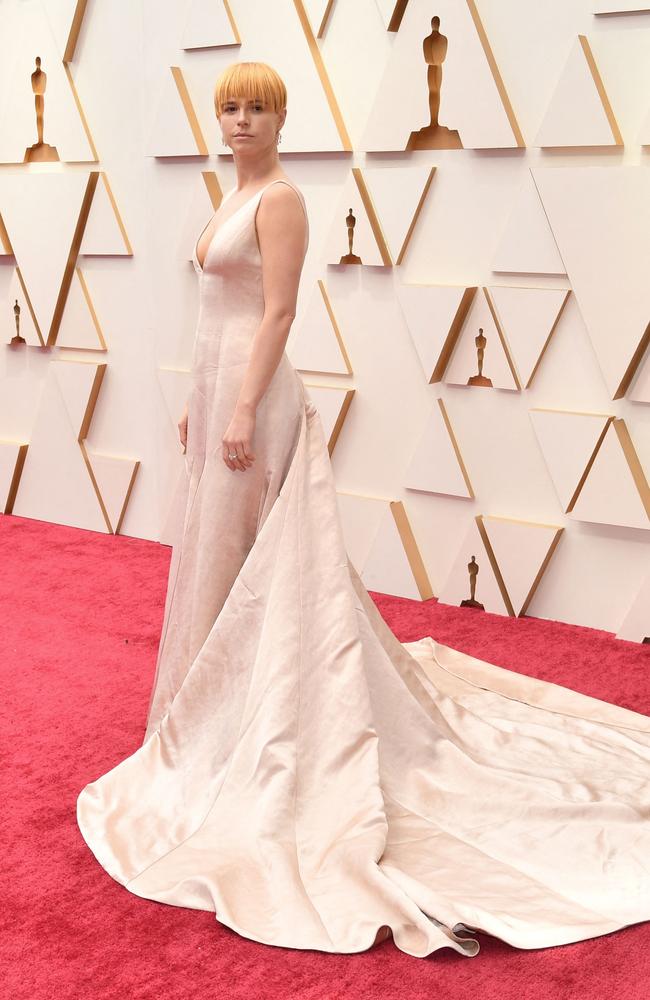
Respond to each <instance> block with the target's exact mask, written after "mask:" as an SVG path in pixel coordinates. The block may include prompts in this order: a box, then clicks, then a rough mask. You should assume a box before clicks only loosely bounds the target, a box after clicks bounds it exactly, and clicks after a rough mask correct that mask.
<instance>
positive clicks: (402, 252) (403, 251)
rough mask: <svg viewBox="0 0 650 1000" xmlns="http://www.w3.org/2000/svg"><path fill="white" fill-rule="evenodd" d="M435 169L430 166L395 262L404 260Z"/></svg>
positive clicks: (399, 262)
mask: <svg viewBox="0 0 650 1000" xmlns="http://www.w3.org/2000/svg"><path fill="white" fill-rule="evenodd" d="M437 169H438V168H437V167H431V170H430V171H429V176H428V177H427V179H426V183H425V185H424V187H423V189H422V194H421V195H420V200H419V201H418V203H417V206H416V209H415V212H414V213H413V218H412V219H411V225H410V226H409V228H408V232H407V233H406V236H405V237H404V241H403V243H402V246H401V249H400V251H399V253H398V255H397V260H396V261H395V263H396V264H401V263H402V261H403V260H404V255H405V254H406V248H407V247H408V245H409V240H410V239H411V234H412V233H413V230H414V229H415V225H416V223H417V221H418V219H419V217H420V211H421V210H422V206H423V204H424V199H425V198H426V196H427V193H428V191H429V188H430V187H431V182H432V180H433V175H434V174H435V172H436V170H437Z"/></svg>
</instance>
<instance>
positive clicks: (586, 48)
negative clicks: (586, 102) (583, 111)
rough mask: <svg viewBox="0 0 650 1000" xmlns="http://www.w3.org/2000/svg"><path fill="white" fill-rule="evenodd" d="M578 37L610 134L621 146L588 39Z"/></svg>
mask: <svg viewBox="0 0 650 1000" xmlns="http://www.w3.org/2000/svg"><path fill="white" fill-rule="evenodd" d="M578 38H579V39H580V44H581V46H582V51H583V53H584V57H585V59H586V60H587V66H588V67H589V70H590V72H591V76H592V78H593V81H594V84H595V86H596V90H597V91H598V96H599V98H600V103H601V104H602V106H603V111H604V112H605V115H606V117H607V122H608V124H609V127H610V129H611V130H612V135H613V136H614V142H615V144H616V145H617V146H622V145H624V143H623V136H622V135H621V130H620V129H619V127H618V122H617V121H616V118H615V117H614V112H613V110H612V106H611V104H610V103H609V97H608V96H607V93H606V91H605V86H604V84H603V81H602V77H601V75H600V73H599V71H598V67H597V66H596V60H595V59H594V54H593V52H592V51H591V46H590V44H589V39H588V38H587V36H586V35H578Z"/></svg>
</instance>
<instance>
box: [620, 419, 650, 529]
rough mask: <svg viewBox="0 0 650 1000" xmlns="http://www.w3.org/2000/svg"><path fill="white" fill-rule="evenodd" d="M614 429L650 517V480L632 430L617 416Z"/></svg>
mask: <svg viewBox="0 0 650 1000" xmlns="http://www.w3.org/2000/svg"><path fill="white" fill-rule="evenodd" d="M614 430H615V431H616V434H617V437H618V440H619V442H620V445H621V448H622V449H623V454H624V455H625V460H626V461H627V464H628V466H629V468H630V472H631V473H632V478H633V479H634V485H635V486H636V488H637V490H638V491H639V496H640V497H641V503H642V504H643V506H644V507H645V512H646V514H647V516H648V518H649V519H650V486H649V485H648V480H647V479H646V476H645V472H644V471H643V466H642V465H641V462H640V461H639V456H638V455H637V452H636V448H635V447H634V445H633V444H632V438H631V437H630V432H629V431H628V429H627V424H626V423H625V421H624V420H623V419H622V418H616V419H615V420H614Z"/></svg>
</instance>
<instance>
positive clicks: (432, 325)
mask: <svg viewBox="0 0 650 1000" xmlns="http://www.w3.org/2000/svg"><path fill="white" fill-rule="evenodd" d="M395 292H396V295H397V299H398V301H399V304H400V306H401V308H402V312H403V314H404V319H405V320H406V325H407V327H408V331H409V333H410V334H411V339H412V341H413V344H414V346H415V350H416V351H417V355H418V358H419V359H420V364H421V365H422V371H423V372H424V377H425V378H426V380H427V382H433V381H434V380H435V381H439V380H440V378H441V377H442V374H443V373H444V358H445V354H446V352H447V351H450V349H451V347H452V346H453V341H454V337H455V322H456V320H457V317H458V311H459V309H460V306H461V303H462V301H463V296H464V295H465V294H466V292H467V289H466V288H465V286H464V285H405V284H404V285H403V284H400V283H399V282H397V283H396V284H395ZM436 368H438V369H439V370H438V373H437V377H436V378H435V379H434V375H435V374H436Z"/></svg>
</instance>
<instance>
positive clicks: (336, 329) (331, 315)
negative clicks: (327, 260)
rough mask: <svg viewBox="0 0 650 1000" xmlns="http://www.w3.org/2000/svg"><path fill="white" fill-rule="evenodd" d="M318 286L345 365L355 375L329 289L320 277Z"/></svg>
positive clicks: (350, 373)
mask: <svg viewBox="0 0 650 1000" xmlns="http://www.w3.org/2000/svg"><path fill="white" fill-rule="evenodd" d="M318 287H319V288H320V293H321V295H322V296H323V302H324V303H325V308H326V309H327V315H328V316H329V318H330V323H331V324H332V329H333V330H334V334H335V336H336V339H337V341H338V345H339V349H340V351H341V354H342V355H343V360H344V361H345V367H346V368H347V370H348V375H353V374H354V372H353V371H352V365H351V364H350V359H349V357H348V352H347V351H346V349H345V344H344V343H343V337H342V336H341V331H340V330H339V325H338V323H337V322H336V316H335V315H334V310H333V309H332V304H331V302H330V299H329V295H328V294H327V289H326V288H325V285H324V284H323V282H322V281H321V279H320V278H319V279H318Z"/></svg>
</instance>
